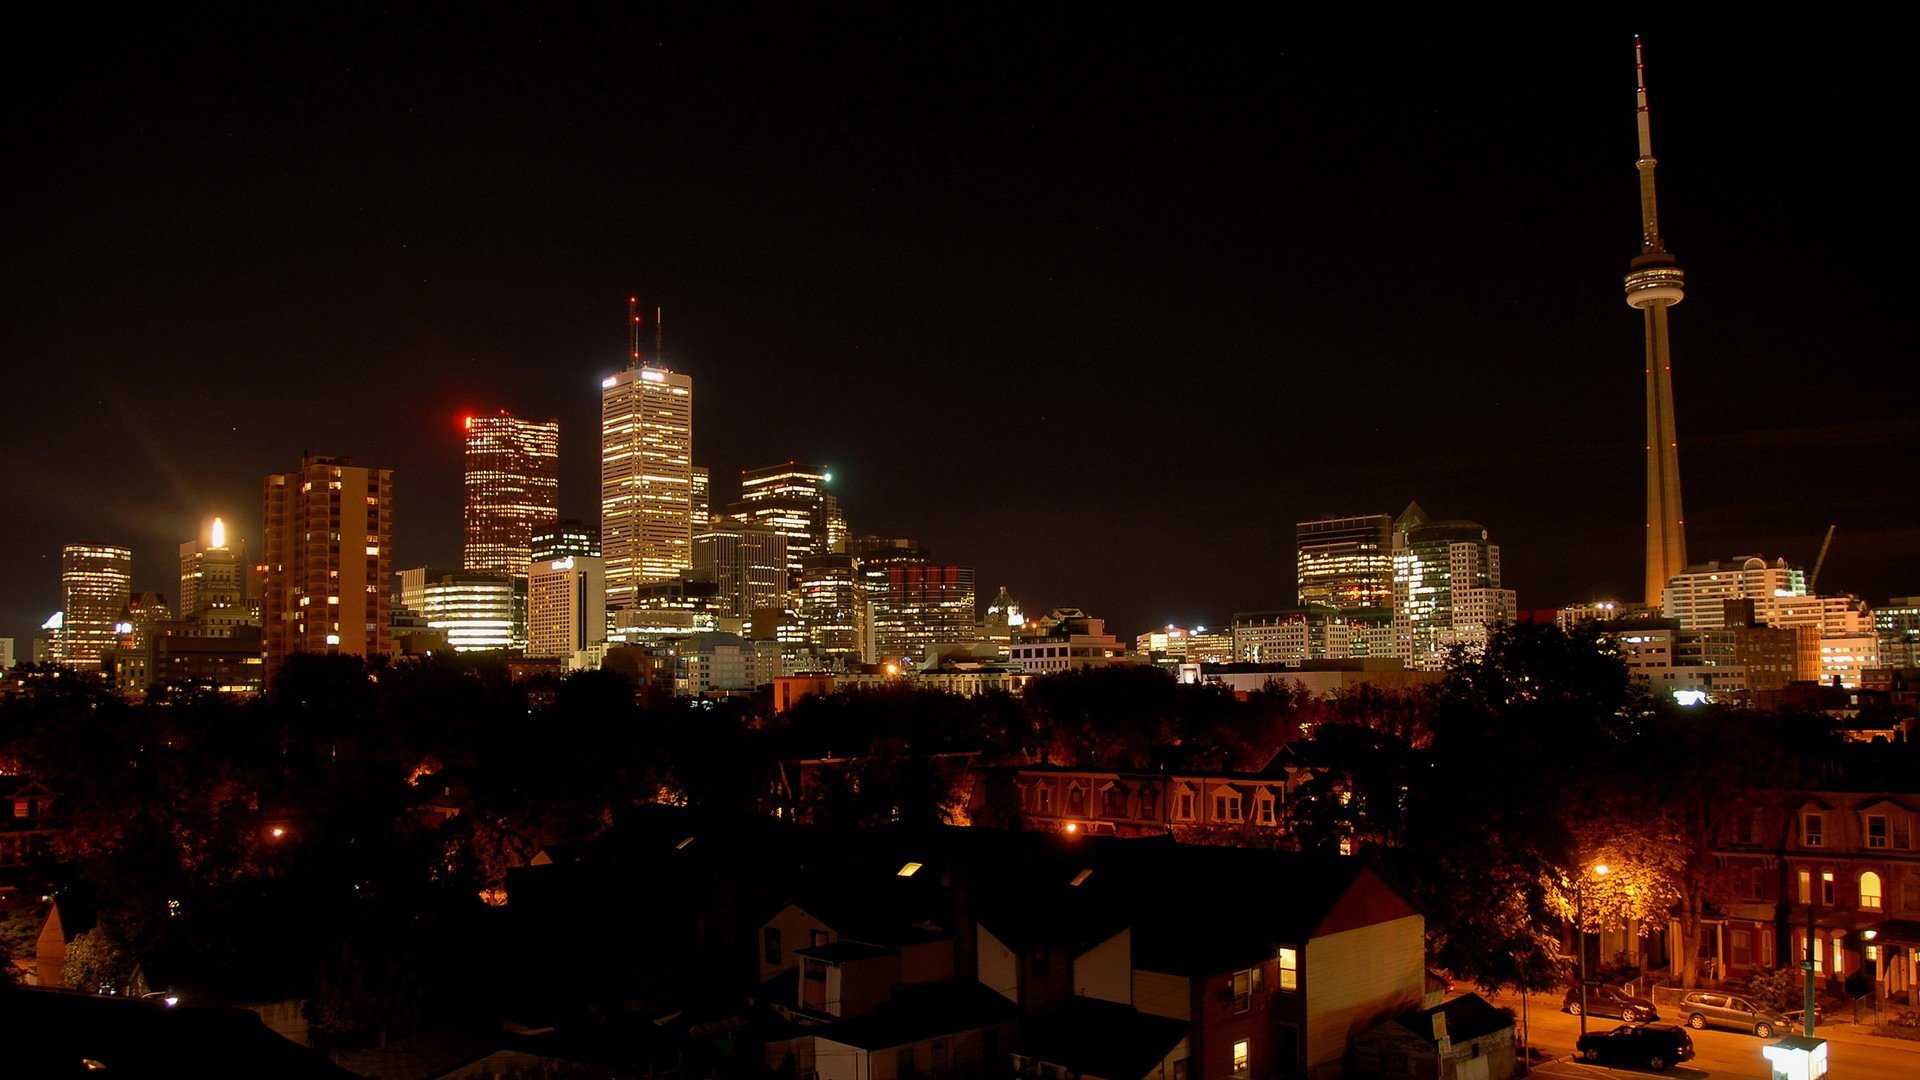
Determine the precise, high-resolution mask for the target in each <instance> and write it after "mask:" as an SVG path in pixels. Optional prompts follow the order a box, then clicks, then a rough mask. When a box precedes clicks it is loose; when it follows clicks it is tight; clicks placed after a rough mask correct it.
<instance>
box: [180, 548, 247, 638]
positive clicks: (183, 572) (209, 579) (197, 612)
mask: <svg viewBox="0 0 1920 1080" xmlns="http://www.w3.org/2000/svg"><path fill="white" fill-rule="evenodd" d="M206 537H207V538H206V539H205V540H190V541H188V542H187V543H184V544H181V545H180V609H179V616H180V619H181V620H182V621H189V622H192V623H194V624H195V625H196V626H198V627H199V628H200V630H201V632H203V633H205V634H208V635H211V636H214V637H227V636H231V635H232V633H233V631H234V629H235V628H237V627H242V626H252V627H257V626H259V625H260V600H259V597H258V596H256V595H255V594H256V592H257V590H256V588H255V586H254V581H253V564H252V563H250V562H248V561H247V542H246V541H245V540H242V539H240V538H238V537H229V536H228V535H227V526H226V522H224V521H222V520H221V519H219V518H214V519H213V523H212V524H211V525H210V526H208V528H207V534H206Z"/></svg>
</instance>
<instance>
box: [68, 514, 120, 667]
mask: <svg viewBox="0 0 1920 1080" xmlns="http://www.w3.org/2000/svg"><path fill="white" fill-rule="evenodd" d="M132 588H133V552H132V551H131V550H129V549H127V548H123V547H115V546H113V545H111V544H68V545H67V546H66V547H64V548H61V549H60V592H61V605H62V606H61V609H60V610H61V611H63V612H64V613H65V620H64V625H63V628H62V629H61V635H62V646H61V659H62V662H64V663H66V664H67V665H68V666H70V667H74V668H79V669H81V670H98V669H99V668H100V660H101V656H102V655H103V654H104V653H105V652H106V651H107V650H108V649H110V648H113V647H114V645H115V644H116V643H117V642H118V640H119V637H118V635H117V634H116V633H115V632H114V625H115V624H116V623H118V622H119V621H120V614H121V612H123V611H125V610H126V607H127V601H128V600H130V599H131V598H132Z"/></svg>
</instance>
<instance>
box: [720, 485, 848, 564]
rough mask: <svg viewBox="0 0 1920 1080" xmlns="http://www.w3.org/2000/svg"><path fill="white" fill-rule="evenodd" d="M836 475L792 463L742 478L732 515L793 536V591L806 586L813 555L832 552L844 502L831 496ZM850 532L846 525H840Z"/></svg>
mask: <svg viewBox="0 0 1920 1080" xmlns="http://www.w3.org/2000/svg"><path fill="white" fill-rule="evenodd" d="M832 478H833V474H832V473H830V472H828V471H827V470H826V469H823V468H821V467H820V466H818V465H807V464H803V463H801V462H797V461H789V462H787V463H785V464H784V465H768V466H764V467H762V468H758V469H746V470H743V471H742V472H741V474H740V501H739V502H737V503H734V504H733V507H732V509H731V513H732V514H733V515H734V516H735V517H738V518H740V519H742V520H744V521H750V522H752V523H753V524H755V525H764V526H766V527H767V528H770V529H777V530H778V531H779V532H780V533H781V534H782V535H784V536H785V537H786V538H787V578H788V583H787V587H788V588H790V589H798V588H799V587H800V578H801V568H802V567H803V565H804V564H805V563H806V560H807V557H808V556H810V555H818V554H824V553H826V552H827V551H829V550H831V548H832V543H831V539H832V538H831V535H830V534H831V529H832V526H833V522H834V519H835V518H837V517H838V516H839V504H838V503H836V502H834V500H833V497H832V496H830V495H828V494H827V482H828V481H829V480H831V479H832ZM839 527H840V529H841V531H842V532H843V533H844V531H845V528H846V525H845V522H844V521H841V522H840V524H839Z"/></svg>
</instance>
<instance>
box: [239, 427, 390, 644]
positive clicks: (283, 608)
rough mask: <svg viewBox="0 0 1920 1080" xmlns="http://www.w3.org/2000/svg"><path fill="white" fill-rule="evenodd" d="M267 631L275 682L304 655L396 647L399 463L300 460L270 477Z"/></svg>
mask: <svg viewBox="0 0 1920 1080" xmlns="http://www.w3.org/2000/svg"><path fill="white" fill-rule="evenodd" d="M266 525H267V528H266V539H265V545H264V547H265V551H264V552H263V555H262V558H263V565H264V566H265V574H266V578H265V581H264V582H263V597H262V599H263V607H264V610H263V613H262V621H263V626H262V628H261V629H262V638H263V639H264V642H265V648H266V656H267V671H266V676H267V678H268V679H271V678H272V677H273V674H274V672H276V671H278V670H279V667H280V664H281V663H282V662H283V661H285V660H286V658H287V657H288V656H289V655H291V654H293V653H299V652H321V653H341V654H345V655H350V656H362V657H372V656H378V655H382V654H386V653H390V652H392V651H393V599H392V594H391V592H390V590H389V589H388V587H387V583H388V582H389V581H391V580H392V578H393V470H391V469H368V468H362V467H360V466H357V465H355V464H354V463H353V459H351V458H333V457H315V456H308V457H305V458H302V459H301V462H300V468H299V470H298V471H296V472H290V473H275V474H274V475H272V476H269V477H267V479H266Z"/></svg>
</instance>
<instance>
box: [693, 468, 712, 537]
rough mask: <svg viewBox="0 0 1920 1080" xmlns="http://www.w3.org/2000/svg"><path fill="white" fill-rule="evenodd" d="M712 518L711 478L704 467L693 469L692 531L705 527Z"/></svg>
mask: <svg viewBox="0 0 1920 1080" xmlns="http://www.w3.org/2000/svg"><path fill="white" fill-rule="evenodd" d="M712 517H713V477H712V476H711V475H710V474H708V472H707V467H706V466H705V465H695V466H694V467H693V531H694V532H699V531H700V530H701V529H704V528H706V527H707V522H708V521H709V520H711V518H712Z"/></svg>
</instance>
